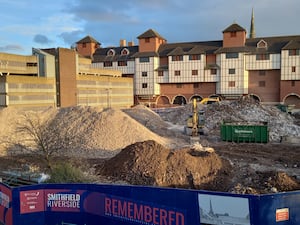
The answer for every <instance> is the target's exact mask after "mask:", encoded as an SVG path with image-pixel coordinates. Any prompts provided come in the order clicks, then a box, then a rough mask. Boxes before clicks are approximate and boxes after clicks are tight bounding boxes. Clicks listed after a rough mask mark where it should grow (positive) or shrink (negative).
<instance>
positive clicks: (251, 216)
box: [0, 184, 300, 225]
mask: <svg viewBox="0 0 300 225" xmlns="http://www.w3.org/2000/svg"><path fill="white" fill-rule="evenodd" d="M0 224H5V225H33V224H34V225H99V224H104V225H110V224H112V225H115V224H119V225H120V224H124V225H134V224H137V225H139V224H142V225H196V224H197V225H204V224H206V225H207V224H218V225H219V224H227V225H230V224H234V225H261V224H264V225H271V224H272V225H274V224H278V225H296V224H300V191H294V192H286V193H276V194H267V195H240V194H231V193H221V192H210V191H201V190H187V189H175V188H158V187H144V186H122V185H96V184H38V185H30V186H22V187H16V188H10V187H8V186H6V185H4V184H0Z"/></svg>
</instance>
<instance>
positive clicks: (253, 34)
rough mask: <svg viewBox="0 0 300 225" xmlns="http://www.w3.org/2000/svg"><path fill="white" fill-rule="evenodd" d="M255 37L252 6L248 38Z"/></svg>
mask: <svg viewBox="0 0 300 225" xmlns="http://www.w3.org/2000/svg"><path fill="white" fill-rule="evenodd" d="M255 37H256V35H255V27H254V9H253V8H252V15H251V25H250V34H249V38H255Z"/></svg>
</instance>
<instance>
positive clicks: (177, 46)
mask: <svg viewBox="0 0 300 225" xmlns="http://www.w3.org/2000/svg"><path fill="white" fill-rule="evenodd" d="M220 47H222V41H206V42H183V43H170V44H169V43H166V44H162V45H161V46H160V47H159V49H158V53H159V55H160V56H162V57H166V56H169V55H176V54H178V53H180V54H182V52H184V54H201V53H207V54H210V53H213V52H214V51H216V50H217V49H219V48H220Z"/></svg>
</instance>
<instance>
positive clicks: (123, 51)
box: [121, 48, 129, 55]
mask: <svg viewBox="0 0 300 225" xmlns="http://www.w3.org/2000/svg"><path fill="white" fill-rule="evenodd" d="M128 54H129V50H128V49H127V48H124V49H123V50H122V51H121V55H128Z"/></svg>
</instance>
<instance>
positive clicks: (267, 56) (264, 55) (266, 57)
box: [256, 53, 270, 60]
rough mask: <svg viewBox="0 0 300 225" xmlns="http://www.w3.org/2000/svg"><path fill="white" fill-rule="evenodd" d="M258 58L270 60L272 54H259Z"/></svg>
mask: <svg viewBox="0 0 300 225" xmlns="http://www.w3.org/2000/svg"><path fill="white" fill-rule="evenodd" d="M256 60H270V54H268V53H264V54H257V55H256Z"/></svg>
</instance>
